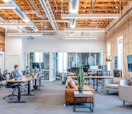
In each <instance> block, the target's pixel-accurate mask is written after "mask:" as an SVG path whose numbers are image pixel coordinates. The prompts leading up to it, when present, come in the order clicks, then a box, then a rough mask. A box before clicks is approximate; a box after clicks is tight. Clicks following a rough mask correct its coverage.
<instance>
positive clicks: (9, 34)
mask: <svg viewBox="0 0 132 114" xmlns="http://www.w3.org/2000/svg"><path fill="white" fill-rule="evenodd" d="M6 36H43V34H40V33H6Z"/></svg>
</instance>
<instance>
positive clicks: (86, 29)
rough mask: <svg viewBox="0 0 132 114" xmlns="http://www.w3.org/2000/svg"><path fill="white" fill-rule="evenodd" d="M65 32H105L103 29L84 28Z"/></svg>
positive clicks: (66, 29) (67, 29) (65, 30)
mask: <svg viewBox="0 0 132 114" xmlns="http://www.w3.org/2000/svg"><path fill="white" fill-rule="evenodd" d="M64 32H105V29H103V28H95V29H94V28H83V29H72V28H64Z"/></svg>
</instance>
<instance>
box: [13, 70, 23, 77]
mask: <svg viewBox="0 0 132 114" xmlns="http://www.w3.org/2000/svg"><path fill="white" fill-rule="evenodd" d="M13 76H14V78H19V77H21V74H20V73H19V72H18V70H14V71H13Z"/></svg>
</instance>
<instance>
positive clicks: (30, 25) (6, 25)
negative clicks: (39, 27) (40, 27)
mask: <svg viewBox="0 0 132 114" xmlns="http://www.w3.org/2000/svg"><path fill="white" fill-rule="evenodd" d="M0 27H6V28H7V27H33V24H6V23H0Z"/></svg>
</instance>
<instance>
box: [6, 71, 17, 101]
mask: <svg viewBox="0 0 132 114" xmlns="http://www.w3.org/2000/svg"><path fill="white" fill-rule="evenodd" d="M12 78H13V75H12V74H11V73H10V74H9V73H7V74H6V75H5V80H10V79H12ZM17 86H18V84H17V83H9V82H8V83H6V85H5V87H6V88H8V89H12V90H13V91H12V93H11V94H10V95H7V96H5V97H3V99H6V98H7V97H8V98H10V100H12V98H13V97H14V96H18V95H15V91H16V89H17Z"/></svg>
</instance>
